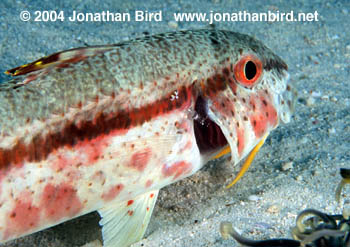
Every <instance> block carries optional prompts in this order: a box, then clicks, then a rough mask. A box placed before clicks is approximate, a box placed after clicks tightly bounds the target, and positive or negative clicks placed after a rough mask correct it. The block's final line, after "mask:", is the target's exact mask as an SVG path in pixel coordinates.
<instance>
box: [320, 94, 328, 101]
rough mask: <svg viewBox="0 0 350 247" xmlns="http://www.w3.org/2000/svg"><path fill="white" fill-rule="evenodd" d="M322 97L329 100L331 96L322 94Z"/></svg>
mask: <svg viewBox="0 0 350 247" xmlns="http://www.w3.org/2000/svg"><path fill="white" fill-rule="evenodd" d="M321 99H322V100H329V96H328V95H322V96H321Z"/></svg>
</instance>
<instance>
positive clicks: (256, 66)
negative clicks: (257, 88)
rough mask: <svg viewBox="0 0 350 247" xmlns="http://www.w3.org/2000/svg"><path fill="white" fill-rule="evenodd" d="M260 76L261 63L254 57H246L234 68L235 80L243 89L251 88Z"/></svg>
mask: <svg viewBox="0 0 350 247" xmlns="http://www.w3.org/2000/svg"><path fill="white" fill-rule="evenodd" d="M261 74H262V62H261V61H260V59H259V58H257V57H256V56H254V55H246V56H244V57H243V58H241V60H239V61H238V63H237V64H236V65H235V67H234V76H235V78H236V80H237V81H238V82H239V83H240V84H242V85H243V86H245V87H248V88H251V87H253V86H254V84H255V83H256V82H257V81H258V79H259V78H260V76H261Z"/></svg>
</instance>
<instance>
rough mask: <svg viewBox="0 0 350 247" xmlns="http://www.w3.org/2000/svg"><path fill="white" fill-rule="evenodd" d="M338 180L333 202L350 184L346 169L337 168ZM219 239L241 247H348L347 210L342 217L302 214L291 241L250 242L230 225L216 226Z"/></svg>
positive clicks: (349, 214)
mask: <svg viewBox="0 0 350 247" xmlns="http://www.w3.org/2000/svg"><path fill="white" fill-rule="evenodd" d="M340 175H341V176H342V178H343V179H342V181H341V182H340V183H339V185H338V187H337V189H336V195H335V197H336V200H337V202H338V203H339V202H340V196H341V191H342V189H343V187H344V185H346V184H350V169H345V168H342V169H340ZM220 233H221V235H222V237H223V238H225V239H226V238H228V237H229V236H231V237H233V238H234V239H235V240H236V241H237V242H239V243H240V244H242V245H244V246H256V247H294V246H295V247H296V246H301V247H349V246H350V208H349V207H346V206H344V208H343V213H342V214H335V215H329V214H326V213H323V212H320V211H318V210H315V209H306V210H304V211H302V212H301V213H300V214H299V215H298V217H297V219H296V226H295V227H293V228H292V236H293V238H294V239H282V238H281V239H267V240H252V239H248V238H245V237H243V236H241V235H240V234H239V233H238V232H237V231H235V230H234V229H233V227H232V224H231V223H230V222H222V223H221V224H220Z"/></svg>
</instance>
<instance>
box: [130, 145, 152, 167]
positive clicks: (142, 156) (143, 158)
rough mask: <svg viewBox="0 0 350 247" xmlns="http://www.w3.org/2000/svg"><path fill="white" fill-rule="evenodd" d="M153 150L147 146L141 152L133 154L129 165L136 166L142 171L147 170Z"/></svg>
mask: <svg viewBox="0 0 350 247" xmlns="http://www.w3.org/2000/svg"><path fill="white" fill-rule="evenodd" d="M151 155H152V152H151V149H150V148H146V149H145V150H143V151H141V152H137V153H135V154H133V155H132V156H131V161H130V163H129V167H132V168H135V169H136V170H138V171H140V172H142V171H144V170H145V168H146V166H147V163H148V161H149V159H150V158H151Z"/></svg>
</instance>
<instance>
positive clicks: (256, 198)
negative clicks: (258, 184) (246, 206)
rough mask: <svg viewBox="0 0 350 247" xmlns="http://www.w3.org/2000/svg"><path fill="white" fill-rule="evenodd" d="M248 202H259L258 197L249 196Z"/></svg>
mask: <svg viewBox="0 0 350 247" xmlns="http://www.w3.org/2000/svg"><path fill="white" fill-rule="evenodd" d="M248 200H249V201H252V202H256V201H259V200H260V197H258V196H256V195H250V196H249V197H248Z"/></svg>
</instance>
